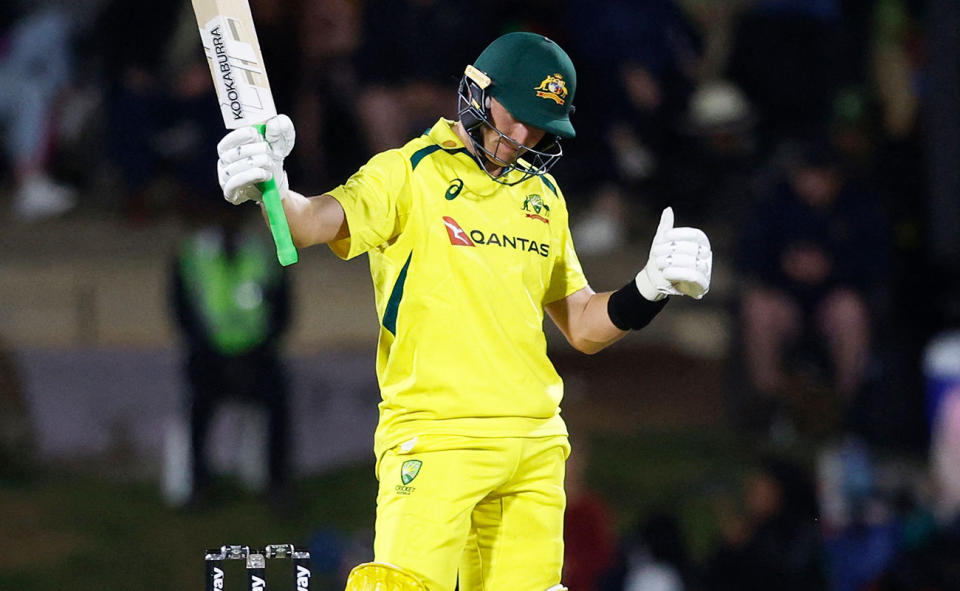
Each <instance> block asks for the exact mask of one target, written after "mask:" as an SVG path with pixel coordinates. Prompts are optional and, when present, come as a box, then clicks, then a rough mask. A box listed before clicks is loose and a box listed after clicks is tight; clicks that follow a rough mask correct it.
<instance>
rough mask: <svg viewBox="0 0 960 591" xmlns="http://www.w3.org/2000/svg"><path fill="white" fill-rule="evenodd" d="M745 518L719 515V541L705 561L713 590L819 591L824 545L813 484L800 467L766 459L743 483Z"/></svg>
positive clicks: (788, 462) (821, 582) (709, 584)
mask: <svg viewBox="0 0 960 591" xmlns="http://www.w3.org/2000/svg"><path fill="white" fill-rule="evenodd" d="M743 500H744V513H743V514H742V515H739V514H736V513H733V514H727V515H722V516H721V518H722V521H723V540H722V541H721V543H720V546H719V548H718V550H717V551H716V553H715V554H714V555H713V556H712V558H711V559H710V560H709V563H708V565H707V569H706V573H705V576H706V581H705V583H706V588H708V589H711V590H712V591H725V590H730V591H734V590H735V591H768V590H770V589H777V590H779V591H818V590H823V589H826V585H825V581H824V578H823V563H822V553H823V543H822V540H821V537H820V533H819V531H818V526H817V522H816V517H817V500H816V496H815V493H814V488H813V483H812V481H811V479H810V477H809V476H808V475H807V473H806V471H805V470H804V469H803V468H802V467H801V466H799V465H797V464H795V463H793V462H791V461H787V460H782V459H774V458H768V459H765V460H763V461H762V462H761V464H760V466H759V467H758V469H757V470H756V471H754V472H753V473H752V474H750V475H749V476H748V477H747V478H746V480H745V482H744V499H743Z"/></svg>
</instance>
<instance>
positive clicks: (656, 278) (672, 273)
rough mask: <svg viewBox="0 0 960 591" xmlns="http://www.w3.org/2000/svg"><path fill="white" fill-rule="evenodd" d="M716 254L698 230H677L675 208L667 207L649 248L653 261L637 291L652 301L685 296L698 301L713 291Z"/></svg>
mask: <svg viewBox="0 0 960 591" xmlns="http://www.w3.org/2000/svg"><path fill="white" fill-rule="evenodd" d="M712 271H713V252H712V251H711V250H710V240H709V239H708V238H707V235H706V234H704V233H703V231H702V230H699V229H697V228H674V227H673V208H670V207H668V208H666V209H664V210H663V214H662V215H661V216H660V225H659V226H658V227H657V233H656V235H655V236H654V237H653V244H652V245H651V246H650V258H649V259H648V260H647V265H646V266H645V267H644V268H643V270H642V271H640V272H639V273H637V289H639V290H640V294H641V295H642V296H643V297H644V298H646V299H648V300H650V301H656V300H662V299H663V298H665V297H667V296H668V295H686V296H690V297H692V298H694V299H697V300H699V299H700V298H702V297H703V296H704V295H706V293H707V292H708V291H710V274H711V272H712Z"/></svg>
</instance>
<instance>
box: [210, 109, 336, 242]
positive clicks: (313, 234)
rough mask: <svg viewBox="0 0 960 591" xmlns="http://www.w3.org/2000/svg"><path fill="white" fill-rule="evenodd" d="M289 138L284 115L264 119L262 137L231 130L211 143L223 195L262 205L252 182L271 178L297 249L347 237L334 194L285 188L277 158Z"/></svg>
mask: <svg viewBox="0 0 960 591" xmlns="http://www.w3.org/2000/svg"><path fill="white" fill-rule="evenodd" d="M295 141H296V132H295V131H294V127H293V122H291V121H290V118H289V117H287V116H286V115H278V116H277V117H274V118H272V119H270V120H269V121H267V123H266V132H265V134H264V135H263V136H261V135H260V133H259V132H257V131H256V130H255V129H254V128H252V127H244V128H240V129H235V130H233V131H231V132H230V133H228V134H227V135H226V136H224V138H223V139H222V140H220V143H219V144H217V153H218V154H219V160H218V161H217V173H218V177H219V179H220V187H221V188H222V189H223V196H224V198H225V199H226V200H227V201H229V202H230V203H232V204H234V205H239V204H240V203H243V202H245V201H255V202H257V203H261V205H262V201H261V193H260V189H259V188H258V186H257V185H258V184H259V183H263V182H265V181H266V180H268V179H270V178H271V177H273V178H274V179H276V182H277V190H278V191H279V193H280V198H281V199H282V202H283V211H284V214H286V217H287V224H288V225H289V226H290V235H291V237H292V238H293V243H294V245H295V246H297V248H304V247H306V246H312V245H314V244H325V243H327V242H331V241H333V240H340V239H343V238H346V237H348V236H349V235H350V232H349V229H348V227H347V222H346V216H345V214H344V211H343V207H341V206H340V203H338V202H337V200H336V199H334V198H333V197H331V196H330V195H318V196H316V197H305V196H304V195H301V194H300V193H297V192H296V191H291V190H290V187H289V182H288V180H287V173H286V172H285V171H284V169H283V160H284V158H286V157H287V156H288V155H289V154H290V151H291V150H292V149H293V145H294V142H295ZM264 218H266V214H264Z"/></svg>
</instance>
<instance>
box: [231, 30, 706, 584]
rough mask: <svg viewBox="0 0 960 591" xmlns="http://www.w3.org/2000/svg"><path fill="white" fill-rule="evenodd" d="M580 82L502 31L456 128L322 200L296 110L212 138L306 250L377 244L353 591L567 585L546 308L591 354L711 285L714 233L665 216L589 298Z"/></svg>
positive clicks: (376, 161)
mask: <svg viewBox="0 0 960 591" xmlns="http://www.w3.org/2000/svg"><path fill="white" fill-rule="evenodd" d="M576 87H577V75H576V71H575V70H574V66H573V63H572V62H571V60H570V58H569V57H568V56H567V54H566V53H565V52H564V51H563V50H562V49H561V48H560V47H559V46H558V45H557V44H556V43H554V42H553V41H551V40H550V39H548V38H546V37H543V36H541V35H536V34H533V33H510V34H507V35H504V36H502V37H499V38H497V39H496V40H494V41H493V42H492V43H491V44H490V45H489V46H488V47H487V48H486V49H485V50H484V51H483V52H482V53H481V54H480V56H479V57H478V58H477V60H476V61H475V63H474V64H472V65H469V66H467V68H466V71H465V74H464V76H463V78H462V80H461V82H460V86H459V97H460V98H459V107H458V120H457V121H450V120H446V119H443V118H441V119H440V120H438V121H437V122H436V124H435V125H434V126H433V127H432V128H431V129H430V130H429V131H427V132H426V133H425V134H424V135H422V136H420V137H418V138H416V139H413V140H411V141H410V142H408V143H407V144H406V145H404V146H402V147H399V148H396V149H392V150H387V151H385V152H382V153H380V154H377V155H375V156H373V157H372V158H371V159H370V161H369V162H368V163H367V164H366V165H364V166H363V167H361V168H360V170H359V171H357V172H356V173H355V174H354V175H353V176H351V177H350V178H349V179H347V180H346V182H345V183H344V184H343V185H340V186H338V187H336V188H334V189H332V190H331V191H329V192H328V193H325V194H322V195H318V196H314V197H306V196H304V195H301V194H299V193H297V192H295V191H293V190H290V188H289V183H288V180H287V177H286V174H285V173H284V170H283V160H284V158H285V157H286V156H287V155H288V154H289V153H290V151H291V149H292V148H293V144H294V138H295V133H294V127H293V123H292V122H291V120H290V119H289V118H288V117H286V116H284V115H280V116H278V117H275V118H273V119H271V120H269V121H268V122H267V124H266V134H265V137H263V136H261V135H260V134H259V133H258V132H257V131H256V130H255V129H253V128H242V129H237V130H234V131H232V132H230V133H229V134H227V135H226V137H224V138H223V140H222V141H221V142H220V144H219V146H218V152H219V162H218V172H219V178H220V184H221V186H222V188H223V192H224V196H225V197H226V199H227V201H229V202H230V203H233V204H238V203H241V202H244V201H251V200H252V201H259V200H260V190H259V189H258V188H257V183H262V182H264V181H266V180H267V179H269V178H271V177H275V178H276V180H277V186H278V187H279V188H280V189H279V190H280V194H281V196H282V199H283V201H282V204H283V210H284V212H285V214H286V216H287V219H288V221H289V225H290V231H291V234H292V236H293V240H294V243H295V244H296V245H297V247H299V248H303V247H307V246H310V245H314V244H328V245H329V247H330V248H331V249H332V250H333V252H334V253H336V254H337V256H339V257H341V258H343V259H351V258H353V257H356V256H358V255H360V254H364V253H366V254H367V256H368V258H369V262H370V271H371V275H372V278H373V284H374V290H375V292H376V308H377V313H378V315H379V319H380V334H379V341H378V351H377V377H378V380H379V385H380V390H381V395H382V402H381V403H380V419H379V424H378V426H377V430H376V434H375V443H374V448H375V449H374V451H375V454H376V476H377V479H378V481H379V491H378V495H377V517H376V535H375V541H374V562H371V563H366V564H362V565H359V566H357V567H356V568H355V569H354V570H353V571H352V572H351V574H350V576H349V578H348V580H347V583H346V589H347V591H372V590H375V589H376V590H381V591H385V590H386V591H388V590H417V591H425V590H429V591H453V589H454V588H455V586H456V585H457V584H458V581H459V589H460V590H461V591H481V590H482V591H559V590H562V589H565V587H563V584H562V582H561V580H560V575H561V568H562V561H563V513H564V507H565V497H564V490H563V477H564V462H565V460H566V458H567V456H568V454H569V451H570V445H569V443H568V440H567V431H566V427H565V426H564V422H563V419H562V418H561V417H560V410H559V405H560V400H561V398H562V394H563V384H562V382H561V379H560V377H559V375H558V374H557V372H556V370H555V369H554V367H553V365H552V363H551V362H550V360H549V359H548V357H547V344H546V337H545V335H544V331H543V319H544V312H546V314H547V315H549V316H550V318H551V320H552V321H553V322H554V323H555V324H556V325H557V326H558V327H559V329H560V331H561V332H562V333H563V334H564V335H565V337H566V338H567V340H568V341H569V342H570V344H571V345H572V346H573V347H575V348H576V349H577V350H579V351H582V352H584V353H595V352H597V351H600V350H601V349H603V348H605V347H607V346H608V345H610V344H612V343H614V342H616V341H617V340H619V339H621V338H622V337H623V336H624V335H626V334H627V333H628V332H629V331H631V330H638V329H641V328H643V327H644V326H646V325H647V324H648V323H649V322H650V321H651V319H652V318H653V317H654V316H655V315H656V314H657V313H658V312H660V310H661V309H662V308H663V307H664V305H665V304H666V303H667V301H668V299H669V296H681V295H683V296H691V297H693V298H696V299H700V298H701V297H703V296H704V294H706V293H707V291H708V289H709V287H710V275H711V268H712V263H713V255H712V252H711V250H710V243H709V241H708V239H707V236H706V235H705V234H704V233H703V232H702V231H701V230H699V229H695V228H682V227H678V228H675V227H674V226H673V219H674V218H673V210H672V209H671V208H669V207H668V208H666V209H665V210H664V211H663V214H662V217H661V220H660V224H659V227H658V228H657V231H656V234H655V236H654V237H653V242H652V246H651V248H650V253H649V257H648V259H647V261H646V265H645V266H644V267H643V268H642V269H641V270H640V272H639V273H638V274H637V275H636V276H635V277H633V278H631V279H630V280H629V282H627V284H626V285H625V286H623V287H622V288H620V289H619V290H616V291H612V292H603V293H596V292H594V290H593V289H592V288H591V287H590V285H589V284H588V283H587V279H586V277H585V276H584V273H583V271H582V269H581V265H580V262H579V260H578V258H577V254H576V251H575V249H574V245H573V241H572V240H571V237H570V229H569V223H568V219H567V207H566V203H565V201H564V197H563V193H562V191H561V190H560V187H559V186H558V184H557V181H556V180H555V179H554V177H553V176H552V175H550V173H549V171H550V169H551V168H552V167H553V165H554V164H556V163H557V161H558V160H559V159H560V157H561V155H562V149H561V142H562V141H565V140H568V139H572V138H573V137H574V136H575V132H574V127H573V124H572V122H571V119H570V115H571V114H572V113H573V110H574V109H573V100H574V95H575V93H576Z"/></svg>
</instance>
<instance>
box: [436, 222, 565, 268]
mask: <svg viewBox="0 0 960 591" xmlns="http://www.w3.org/2000/svg"><path fill="white" fill-rule="evenodd" d="M443 225H444V227H446V229H447V236H448V237H449V238H450V244H452V245H454V246H476V245H478V244H479V245H487V246H502V247H504V248H512V249H514V250H522V251H526V252H535V253H537V254H538V255H540V256H542V257H544V258H546V257H548V256H550V245H549V244H547V243H545V242H537V241H536V240H530V239H529V238H523V237H521V236H508V235H506V234H499V233H497V232H489V233H488V232H484V231H483V230H470V231H469V233H468V232H467V231H466V230H464V229H463V228H461V227H460V224H458V223H457V221H456V220H455V219H453V218H452V217H450V216H443Z"/></svg>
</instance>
